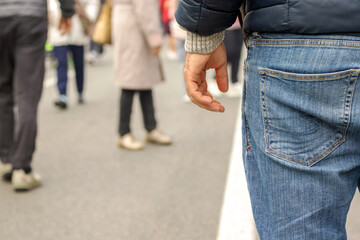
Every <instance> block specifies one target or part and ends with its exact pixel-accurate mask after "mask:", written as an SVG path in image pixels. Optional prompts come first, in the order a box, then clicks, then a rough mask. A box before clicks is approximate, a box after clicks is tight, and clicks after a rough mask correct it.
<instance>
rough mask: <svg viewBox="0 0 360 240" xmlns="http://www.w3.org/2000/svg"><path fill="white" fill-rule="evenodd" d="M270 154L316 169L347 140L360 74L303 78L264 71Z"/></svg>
mask: <svg viewBox="0 0 360 240" xmlns="http://www.w3.org/2000/svg"><path fill="white" fill-rule="evenodd" d="M259 72H260V75H261V81H260V94H261V96H260V98H261V104H262V106H261V107H262V114H263V121H264V127H265V142H266V150H267V152H268V153H270V154H272V155H273V156H276V157H278V158H281V159H283V160H287V161H291V162H294V163H298V164H301V165H304V166H312V165H314V164H315V163H317V162H318V161H320V160H321V159H323V158H325V157H326V156H327V155H329V154H330V153H331V152H332V151H334V149H336V148H337V147H338V146H339V145H340V144H341V143H343V142H344V141H345V136H346V131H347V128H348V125H349V122H350V112H351V102H352V98H353V93H354V91H355V85H356V81H357V78H358V76H359V73H360V70H353V69H351V70H347V71H341V72H334V73H321V74H298V73H289V72H283V71H278V70H272V69H265V68H260V69H259Z"/></svg>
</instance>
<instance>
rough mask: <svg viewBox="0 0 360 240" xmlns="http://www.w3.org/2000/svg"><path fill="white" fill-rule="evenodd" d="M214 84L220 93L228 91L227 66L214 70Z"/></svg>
mask: <svg viewBox="0 0 360 240" xmlns="http://www.w3.org/2000/svg"><path fill="white" fill-rule="evenodd" d="M215 76H216V83H217V85H218V88H219V90H220V91H221V92H226V91H227V90H228V89H229V81H228V72H227V64H224V65H221V66H219V67H218V68H216V69H215Z"/></svg>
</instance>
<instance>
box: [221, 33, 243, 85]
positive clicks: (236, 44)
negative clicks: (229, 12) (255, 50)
mask: <svg viewBox="0 0 360 240" xmlns="http://www.w3.org/2000/svg"><path fill="white" fill-rule="evenodd" d="M224 45H225V49H226V56H227V60H228V64H229V65H230V66H231V75H230V78H231V82H232V83H236V82H238V73H239V64H240V57H241V48H242V45H243V37H242V33H241V30H240V29H235V30H226V31H225V38H224Z"/></svg>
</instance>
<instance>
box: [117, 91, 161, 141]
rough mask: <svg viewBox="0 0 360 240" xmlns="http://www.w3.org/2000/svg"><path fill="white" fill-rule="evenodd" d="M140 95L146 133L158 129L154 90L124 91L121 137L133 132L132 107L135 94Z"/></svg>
mask: <svg viewBox="0 0 360 240" xmlns="http://www.w3.org/2000/svg"><path fill="white" fill-rule="evenodd" d="M136 92H138V93H139V95H140V96H139V97H140V104H141V110H142V114H143V120H144V127H145V129H146V131H148V132H150V131H151V130H154V129H155V128H156V125H157V123H156V119H155V109H154V103H153V96H152V90H151V89H148V90H130V89H122V90H121V97H120V118H119V119H120V120H119V135H120V136H124V135H125V134H128V133H130V132H131V129H130V119H131V112H132V105H133V99H134V95H135V93H136Z"/></svg>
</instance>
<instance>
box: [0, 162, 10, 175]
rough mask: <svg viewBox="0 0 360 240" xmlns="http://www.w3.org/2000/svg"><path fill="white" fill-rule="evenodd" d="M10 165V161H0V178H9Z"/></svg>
mask: <svg viewBox="0 0 360 240" xmlns="http://www.w3.org/2000/svg"><path fill="white" fill-rule="evenodd" d="M11 171H12V166H11V164H10V163H3V162H1V161H0V178H1V179H4V180H10V179H11V178H10V176H11Z"/></svg>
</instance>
